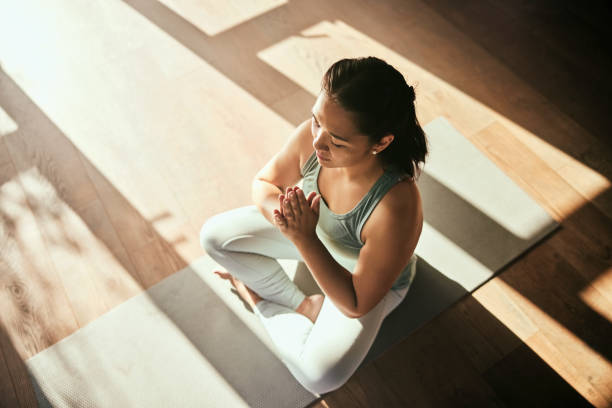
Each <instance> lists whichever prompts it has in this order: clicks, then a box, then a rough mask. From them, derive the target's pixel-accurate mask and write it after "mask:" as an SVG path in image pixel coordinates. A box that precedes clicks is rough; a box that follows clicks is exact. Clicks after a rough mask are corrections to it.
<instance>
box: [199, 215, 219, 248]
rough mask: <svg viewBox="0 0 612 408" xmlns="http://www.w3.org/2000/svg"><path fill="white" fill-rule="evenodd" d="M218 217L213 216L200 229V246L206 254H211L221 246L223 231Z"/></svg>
mask: <svg viewBox="0 0 612 408" xmlns="http://www.w3.org/2000/svg"><path fill="white" fill-rule="evenodd" d="M219 225H220V224H219V222H218V219H217V216H216V215H215V216H213V217H211V218H209V219H208V220H206V222H205V223H204V225H202V228H201V229H200V246H201V247H202V248H204V250H205V251H206V252H211V251H215V250H217V249H219V247H220V246H221V236H220V232H221V231H222V229H221V228H220V226H219Z"/></svg>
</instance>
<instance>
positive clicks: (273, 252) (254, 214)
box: [200, 205, 302, 261]
mask: <svg viewBox="0 0 612 408" xmlns="http://www.w3.org/2000/svg"><path fill="white" fill-rule="evenodd" d="M200 241H201V244H202V247H204V248H206V247H209V246H213V247H215V248H217V249H220V250H225V251H235V252H248V253H255V254H260V255H265V256H269V257H272V258H276V259H296V260H299V261H301V260H302V256H301V254H300V252H299V251H298V249H297V248H296V246H295V245H294V244H293V242H291V241H290V240H289V239H288V238H287V237H285V236H284V235H283V234H282V233H281V232H280V231H279V229H278V228H276V227H275V226H274V225H272V224H271V223H270V222H269V221H268V220H267V219H266V218H265V217H264V216H263V214H261V212H259V210H258V209H257V207H256V206H254V205H250V206H246V207H239V208H235V209H232V210H229V211H225V212H222V213H220V214H217V215H214V216H213V217H211V218H209V219H208V220H207V221H206V222H205V223H204V225H203V226H202V229H201V230H200Z"/></svg>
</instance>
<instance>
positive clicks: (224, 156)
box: [0, 0, 612, 408]
mask: <svg viewBox="0 0 612 408" xmlns="http://www.w3.org/2000/svg"><path fill="white" fill-rule="evenodd" d="M240 3H244V4H243V5H240ZM536 3H537V5H536ZM85 4H87V6H86V7H85ZM580 4H584V3H580V2H575V3H572V4H569V3H568V4H563V2H561V3H560V2H552V1H540V2H530V1H516V2H505V1H502V0H491V1H484V0H482V1H470V0H468V1H462V2H454V1H451V0H431V1H405V0H397V1H385V2H380V1H352V0H338V1H335V2H328V1H324V0H309V1H306V0H290V1H283V0H262V1H258V2H252V1H246V0H245V1H243V2H240V1H233V2H222V1H213V0H202V1H199V2H192V1H187V0H174V1H169V0H160V1H158V2H153V1H148V0H126V1H124V2H122V1H118V0H115V1H104V2H86V3H79V2H71V1H68V0H54V1H51V2H49V1H45V2H42V1H35V0H22V1H19V2H11V3H10V5H8V6H7V5H3V6H0V8H2V12H1V13H0V65H1V67H0V216H1V217H2V218H1V220H0V351H1V352H0V406H2V407H4V406H6V407H13V406H21V407H31V406H35V400H34V397H33V393H32V388H31V385H30V383H29V379H28V377H27V374H26V370H25V365H24V361H25V360H26V359H28V358H29V357H31V356H33V355H35V354H37V353H38V352H40V351H42V350H44V349H45V348H47V347H49V346H51V345H53V344H55V343H57V342H58V341H60V340H61V339H62V338H64V337H66V336H68V335H69V334H71V333H73V332H74V331H76V330H78V329H79V328H80V327H82V326H84V325H85V324H87V323H88V322H90V321H92V320H94V319H96V318H97V317H99V316H100V315H102V314H103V313H105V312H106V311H108V310H109V309H110V308H112V307H114V306H116V305H118V304H120V303H122V302H124V301H125V300H127V299H128V298H130V297H132V296H134V295H136V294H138V293H140V292H142V291H143V290H145V289H146V288H148V287H150V286H151V285H153V284H154V283H156V282H158V281H159V280H161V279H163V278H164V277H167V276H168V275H170V274H172V273H174V272H176V271H178V270H180V269H181V268H183V267H185V266H186V265H188V264H189V263H190V262H192V261H193V260H195V259H196V258H198V257H200V256H201V255H203V252H202V250H201V249H200V248H199V245H198V231H199V228H200V226H201V224H202V223H203V222H204V221H205V220H206V219H207V218H208V217H210V216H211V215H213V214H215V213H218V212H220V211H223V210H227V209H231V208H234V207H237V206H241V205H247V204H250V191H249V188H250V181H251V179H252V177H253V175H254V174H255V172H256V171H257V170H258V169H259V168H260V167H261V166H263V164H264V163H265V162H266V161H267V160H268V159H269V158H270V157H271V156H272V154H274V153H275V152H276V151H277V150H278V149H279V147H280V146H281V144H282V143H283V142H284V140H285V138H286V137H287V136H288V134H289V132H290V131H291V130H292V129H293V128H294V127H295V126H296V125H297V124H298V123H299V122H300V121H302V120H304V119H305V118H307V117H308V116H309V109H310V108H311V106H312V104H313V103H314V100H315V95H316V93H317V91H318V87H319V81H320V78H321V75H322V73H323V72H324V70H325V69H326V68H327V67H328V66H329V64H331V63H332V62H334V61H335V60H337V59H339V58H341V57H352V56H364V55H376V56H379V57H381V58H384V59H386V60H387V61H388V62H389V63H391V64H392V65H394V66H395V67H396V68H398V69H399V70H400V71H401V72H402V73H403V74H404V75H405V77H406V78H407V80H408V81H409V83H411V84H414V85H415V87H416V91H417V113H418V116H419V118H420V120H421V123H423V124H426V123H428V122H429V121H431V120H432V119H434V118H436V117H438V116H441V115H442V116H445V117H446V118H448V119H449V121H450V122H451V123H452V124H453V126H455V127H456V128H457V129H458V130H459V131H460V132H461V133H462V134H463V135H465V136H466V137H467V138H469V140H470V141H471V142H473V143H474V145H475V146H476V147H478V148H479V149H480V150H481V151H482V152H483V153H484V154H485V155H487V156H488V157H489V158H490V159H491V160H493V161H494V162H495V163H496V164H497V165H498V166H499V167H500V168H501V169H503V171H504V172H505V173H506V174H508V175H509V176H510V177H511V178H512V179H513V180H514V181H516V183H517V184H518V185H520V186H521V187H522V188H524V189H525V190H526V191H527V192H528V193H529V194H530V195H531V196H532V197H533V198H534V199H535V200H537V201H538V202H539V203H540V204H541V205H542V206H543V207H544V208H545V209H546V210H547V211H548V212H549V213H550V214H551V215H552V216H553V217H554V218H555V219H556V220H558V221H559V222H560V223H561V225H562V228H561V229H559V230H558V231H557V232H555V233H554V234H553V235H552V236H550V237H549V238H548V239H546V240H545V241H544V242H541V243H540V244H539V245H537V246H536V247H535V248H533V249H532V250H531V251H529V252H528V253H526V254H524V255H523V256H522V257H521V258H520V259H518V260H516V261H515V262H514V263H513V264H512V265H510V266H509V267H507V268H506V269H505V270H504V271H503V272H502V273H501V274H500V275H499V276H498V277H496V278H494V279H492V280H491V281H489V282H487V283H486V284H484V285H483V286H482V287H480V288H479V289H478V290H476V291H475V292H474V293H473V294H472V295H471V296H468V297H467V298H465V299H463V300H462V301H460V302H458V303H457V304H456V305H454V306H453V307H452V308H450V309H448V310H446V311H445V312H443V313H442V314H441V315H440V316H438V317H437V318H436V319H435V320H433V321H431V322H430V323H429V324H427V325H426V326H424V327H422V328H421V329H419V330H418V331H417V332H415V333H414V334H413V335H412V336H410V337H409V338H407V339H406V340H404V341H403V342H401V343H399V344H397V345H396V346H395V347H394V348H392V349H391V350H389V351H388V352H387V353H386V354H385V355H383V356H382V357H381V358H380V359H378V360H377V361H375V362H374V363H372V364H370V365H368V366H366V367H364V368H363V369H361V370H359V371H358V372H357V373H356V374H355V375H354V376H353V378H352V379H351V380H350V381H349V382H348V383H347V384H346V385H345V386H343V387H342V388H340V389H338V390H336V391H335V392H332V393H330V394H327V395H325V396H324V398H323V399H322V400H320V401H317V402H315V403H314V404H313V405H312V406H313V407H343V408H344V407H393V406H410V407H441V406H449V407H457V406H469V407H475V406H500V407H503V406H516V407H525V406H538V407H539V406H555V407H557V406H582V405H586V406H588V405H589V404H592V405H594V406H596V407H606V406H612V329H611V321H612V267H611V265H612V258H611V257H612V249H611V248H612V193H611V190H610V180H612V154H611V150H610V146H611V145H612V143H610V135H611V134H612V132H611V131H612V126H611V125H610V115H609V113H610V108H609V105H610V100H611V99H612V98H611V97H610V96H611V95H612V80H610V76H609V73H610V72H612V61H611V57H610V56H611V55H612V52H611V50H610V45H609V43H606V41H605V38H606V37H607V35H609V34H610V29H609V25H608V21H609V15H606V14H605V13H606V5H605V3H604V2H601V3H599V2H589V3H588V4H589V6H588V8H584V7H583V6H581V5H580ZM221 5H224V6H221ZM425 211H426V209H425Z"/></svg>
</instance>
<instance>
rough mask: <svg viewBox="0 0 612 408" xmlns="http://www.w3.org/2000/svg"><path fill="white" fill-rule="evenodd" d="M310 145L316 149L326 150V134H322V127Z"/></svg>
mask: <svg viewBox="0 0 612 408" xmlns="http://www.w3.org/2000/svg"><path fill="white" fill-rule="evenodd" d="M312 146H313V147H314V148H315V149H317V150H327V136H326V135H325V134H324V132H323V130H322V129H319V130H318V131H317V134H316V136H315V139H314V141H313V142H312Z"/></svg>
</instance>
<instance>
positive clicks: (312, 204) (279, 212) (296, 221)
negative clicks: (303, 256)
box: [274, 187, 321, 245]
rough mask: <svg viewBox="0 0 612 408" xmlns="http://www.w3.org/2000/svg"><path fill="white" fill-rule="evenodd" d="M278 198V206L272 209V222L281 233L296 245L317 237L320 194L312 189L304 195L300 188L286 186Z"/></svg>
mask: <svg viewBox="0 0 612 408" xmlns="http://www.w3.org/2000/svg"><path fill="white" fill-rule="evenodd" d="M278 200H279V206H280V208H279V209H275V210H274V223H275V225H276V227H278V229H279V230H280V231H281V232H282V233H283V235H285V236H286V237H287V238H288V239H290V240H291V241H292V242H293V243H294V244H296V245H297V244H298V243H302V242H304V241H307V240H310V239H314V238H316V237H317V235H316V227H317V222H318V221H319V205H320V202H321V196H320V195H317V194H316V193H315V192H314V191H313V192H311V193H310V194H309V195H308V197H305V196H304V191H303V190H302V189H301V188H299V187H288V188H287V191H286V193H285V194H280V195H279V196H278Z"/></svg>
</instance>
